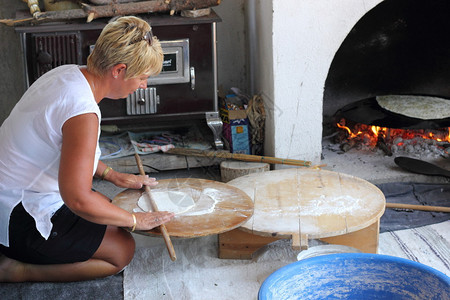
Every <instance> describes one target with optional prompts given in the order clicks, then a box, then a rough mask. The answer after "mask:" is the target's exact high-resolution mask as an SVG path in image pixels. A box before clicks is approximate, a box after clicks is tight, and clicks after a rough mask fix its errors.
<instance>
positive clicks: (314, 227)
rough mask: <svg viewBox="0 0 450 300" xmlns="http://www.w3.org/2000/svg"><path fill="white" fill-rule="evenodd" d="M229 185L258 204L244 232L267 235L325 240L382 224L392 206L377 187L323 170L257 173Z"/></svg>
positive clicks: (361, 180)
mask: <svg viewBox="0 0 450 300" xmlns="http://www.w3.org/2000/svg"><path fill="white" fill-rule="evenodd" d="M227 184H229V185H232V186H235V187H237V188H239V189H241V190H243V191H244V192H246V193H247V194H248V195H249V196H250V198H251V199H252V200H253V201H254V205H255V207H254V214H253V216H252V217H251V218H250V219H249V220H248V221H247V222H246V223H245V224H243V225H242V226H241V229H243V230H245V231H249V232H251V233H255V234H259V235H263V236H279V237H287V238H289V237H291V236H293V235H300V236H301V235H307V236H308V237H309V238H325V237H332V236H337V235H342V234H346V233H350V232H354V231H357V230H360V229H363V228H366V227H368V226H369V225H371V224H373V223H375V222H377V221H378V220H379V218H380V217H381V216H382V215H383V213H384V209H385V203H386V200H385V197H384V195H383V193H382V192H381V191H380V190H379V189H378V188H377V187H376V186H374V185H373V184H371V183H369V182H367V181H365V180H363V179H360V178H357V177H354V176H350V175H346V174H342V173H337V172H332V171H325V170H318V169H307V168H298V169H283V170H277V171H268V172H262V173H255V174H249V175H246V176H243V177H239V178H236V179H234V180H232V181H230V182H228V183H227Z"/></svg>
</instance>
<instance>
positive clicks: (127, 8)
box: [0, 0, 221, 26]
mask: <svg viewBox="0 0 450 300" xmlns="http://www.w3.org/2000/svg"><path fill="white" fill-rule="evenodd" d="M220 1H221V0H170V1H169V0H153V1H142V2H132V3H123V4H112V5H103V6H93V5H88V4H83V8H81V9H69V10H61V11H47V12H42V13H36V14H35V16H34V18H32V19H30V18H27V19H23V20H11V19H2V20H0V23H3V24H5V25H9V26H14V25H22V24H23V23H25V22H33V23H44V22H54V21H61V20H70V19H82V18H87V22H90V21H92V20H94V19H97V18H104V17H114V16H124V15H135V14H141V13H156V12H171V14H173V13H174V12H176V11H182V10H194V9H201V8H207V7H212V6H217V5H219V4H220Z"/></svg>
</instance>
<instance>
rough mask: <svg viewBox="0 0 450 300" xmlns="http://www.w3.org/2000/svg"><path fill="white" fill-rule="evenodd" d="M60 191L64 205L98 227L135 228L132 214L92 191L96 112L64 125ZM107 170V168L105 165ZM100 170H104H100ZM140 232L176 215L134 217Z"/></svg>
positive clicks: (161, 214) (80, 116)
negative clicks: (104, 225)
mask: <svg viewBox="0 0 450 300" xmlns="http://www.w3.org/2000/svg"><path fill="white" fill-rule="evenodd" d="M62 131H63V142H62V147H61V161H60V166H59V178H58V181H59V189H60V192H61V196H62V198H63V200H64V202H65V204H66V205H67V206H68V207H69V208H70V209H71V210H72V211H73V212H74V213H75V214H77V215H79V216H80V217H82V218H84V219H86V220H88V221H91V222H94V223H98V224H107V225H115V226H119V227H132V226H133V224H134V220H133V217H132V215H131V214H130V213H129V212H127V211H125V210H124V209H121V208H119V207H117V206H115V205H113V204H111V203H110V201H109V199H108V198H107V197H106V196H104V195H102V194H100V193H97V192H95V191H93V190H92V189H91V188H92V174H93V166H94V159H95V149H96V146H97V133H98V119H97V115H96V114H93V113H89V114H82V115H79V116H76V117H73V118H71V119H69V120H67V121H66V122H65V123H64V125H63V129H62ZM103 167H104V165H103ZM97 171H101V170H100V169H97ZM135 215H136V218H137V226H136V228H137V229H141V230H144V229H151V228H154V227H156V226H158V225H160V224H162V223H165V222H167V221H169V220H170V219H171V218H172V217H173V213H167V212H157V213H156V212H155V213H139V214H135Z"/></svg>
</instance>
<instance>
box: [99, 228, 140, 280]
mask: <svg viewBox="0 0 450 300" xmlns="http://www.w3.org/2000/svg"><path fill="white" fill-rule="evenodd" d="M135 247H136V245H135V241H134V238H133V236H132V235H131V234H130V233H129V232H127V231H125V230H123V229H121V228H118V227H113V226H108V227H107V229H106V232H105V236H104V237H103V241H102V243H101V244H100V247H99V249H98V250H97V252H96V253H95V254H94V257H95V258H99V259H103V260H106V261H108V262H109V263H111V264H112V265H114V266H116V267H117V269H118V270H119V271H120V270H122V269H123V268H125V267H126V266H127V265H128V264H129V263H130V262H131V260H132V259H133V256H134V250H135Z"/></svg>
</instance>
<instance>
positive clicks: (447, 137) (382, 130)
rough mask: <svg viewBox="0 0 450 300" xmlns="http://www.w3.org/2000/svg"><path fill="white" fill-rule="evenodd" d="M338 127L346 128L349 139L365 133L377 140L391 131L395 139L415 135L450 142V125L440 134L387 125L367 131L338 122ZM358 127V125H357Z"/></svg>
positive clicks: (370, 128) (372, 127) (408, 137)
mask: <svg viewBox="0 0 450 300" xmlns="http://www.w3.org/2000/svg"><path fill="white" fill-rule="evenodd" d="M336 126H337V127H339V128H341V129H343V130H346V131H347V132H348V134H349V136H348V139H354V138H356V137H359V136H361V135H364V134H368V135H370V136H373V138H374V139H375V140H376V139H377V138H378V136H380V135H382V136H383V137H384V136H385V135H386V133H388V132H389V133H390V137H391V138H392V139H393V138H394V137H397V136H398V137H401V138H403V139H413V138H415V137H421V138H423V139H429V140H435V141H437V142H450V127H449V128H447V129H446V130H447V132H446V133H445V134H440V135H439V136H437V135H436V134H435V133H434V132H426V133H421V131H420V130H406V129H393V128H391V129H389V128H386V127H380V126H370V127H369V129H368V130H367V131H366V132H363V131H361V130H360V129H356V130H355V131H352V130H351V129H350V128H349V127H347V126H344V125H341V124H340V123H337V124H336ZM355 127H356V126H355ZM401 144H403V143H401V142H400V143H398V145H401Z"/></svg>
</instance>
